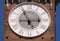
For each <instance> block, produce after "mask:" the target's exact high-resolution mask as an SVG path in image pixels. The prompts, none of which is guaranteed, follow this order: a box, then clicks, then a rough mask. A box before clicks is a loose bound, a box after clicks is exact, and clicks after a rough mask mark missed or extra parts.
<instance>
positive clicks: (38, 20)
mask: <svg viewBox="0 0 60 41" xmlns="http://www.w3.org/2000/svg"><path fill="white" fill-rule="evenodd" d="M19 21H20V22H27V20H19ZM30 21H31V22H40V21H41V20H40V19H31V20H30Z"/></svg>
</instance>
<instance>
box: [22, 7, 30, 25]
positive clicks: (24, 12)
mask: <svg viewBox="0 0 60 41" xmlns="http://www.w3.org/2000/svg"><path fill="white" fill-rule="evenodd" d="M22 10H23V14H24V16H25V17H26V19H27V22H28V25H30V24H31V21H30V19H29V18H28V17H27V15H26V11H25V10H24V9H23V8H22Z"/></svg>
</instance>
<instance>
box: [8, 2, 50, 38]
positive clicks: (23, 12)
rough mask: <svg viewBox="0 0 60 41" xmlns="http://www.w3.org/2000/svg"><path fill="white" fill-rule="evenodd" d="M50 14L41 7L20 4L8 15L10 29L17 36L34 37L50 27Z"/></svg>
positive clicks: (31, 4)
mask: <svg viewBox="0 0 60 41" xmlns="http://www.w3.org/2000/svg"><path fill="white" fill-rule="evenodd" d="M50 21H51V19H50V14H49V12H48V11H47V9H46V8H45V7H44V6H43V5H39V4H37V3H29V2H28V3H21V4H18V5H17V6H15V7H14V8H13V9H12V10H11V12H10V13H9V17H8V22H9V25H10V28H11V29H12V30H13V31H14V32H15V33H16V34H18V35H20V36H24V37H35V36H38V35H41V34H42V33H44V32H45V31H46V30H47V29H48V27H49V25H50Z"/></svg>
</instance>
